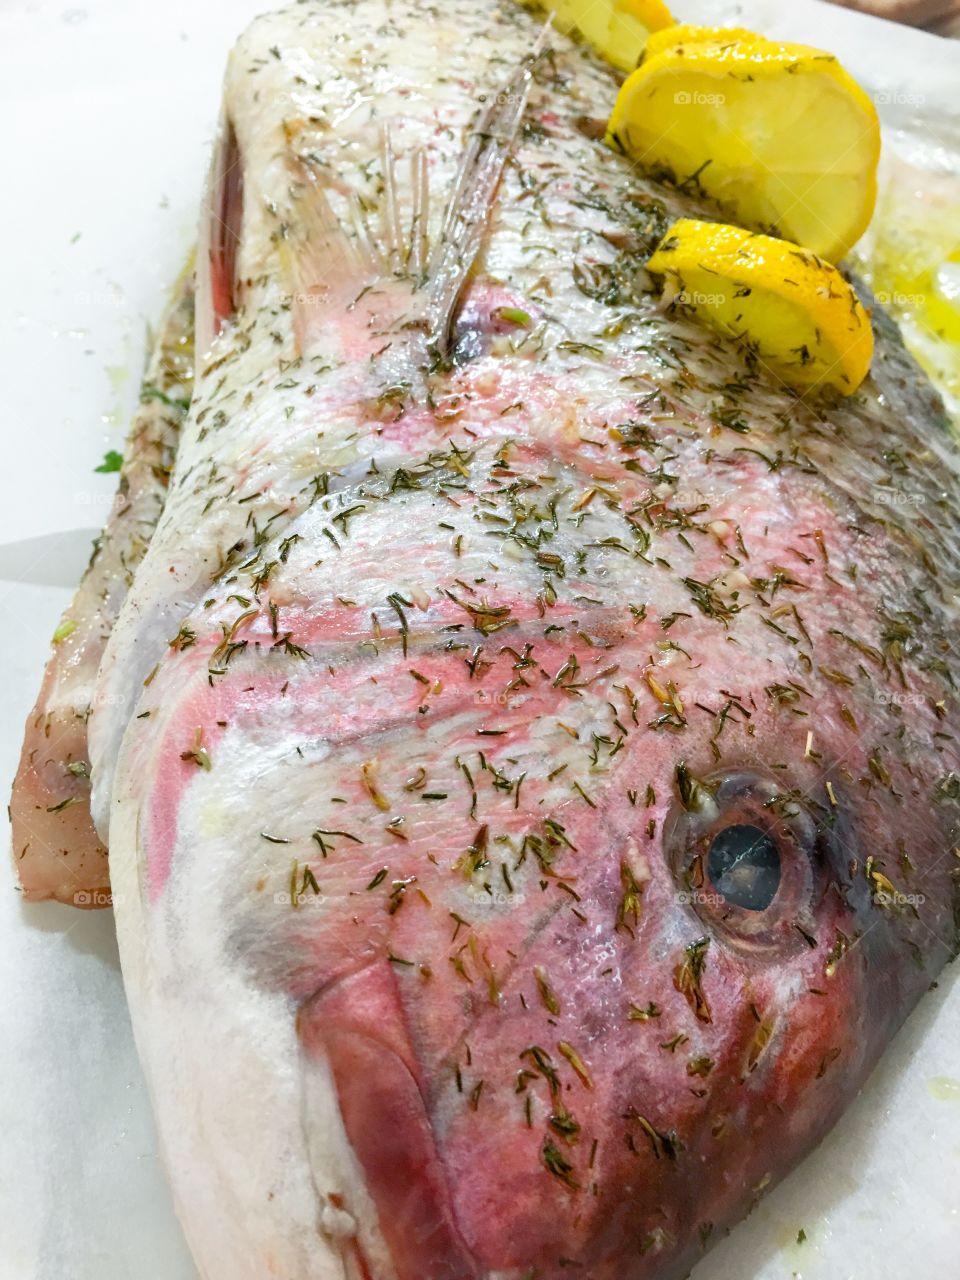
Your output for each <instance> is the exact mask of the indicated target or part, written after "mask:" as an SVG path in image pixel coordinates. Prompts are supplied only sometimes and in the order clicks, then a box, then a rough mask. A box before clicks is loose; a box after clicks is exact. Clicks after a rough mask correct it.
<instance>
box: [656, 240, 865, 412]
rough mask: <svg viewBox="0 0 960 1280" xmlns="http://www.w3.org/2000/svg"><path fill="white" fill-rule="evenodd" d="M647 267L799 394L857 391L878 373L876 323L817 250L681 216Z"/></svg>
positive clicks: (676, 297)
mask: <svg viewBox="0 0 960 1280" xmlns="http://www.w3.org/2000/svg"><path fill="white" fill-rule="evenodd" d="M647 269H648V270H649V271H651V272H653V273H654V274H655V275H663V276H664V278H665V281H666V282H667V289H668V296H669V292H672V295H673V296H672V300H673V301H674V302H676V303H679V304H680V305H682V306H686V307H689V308H690V309H691V310H692V311H693V312H694V313H695V314H696V315H697V316H698V317H699V318H700V319H702V320H703V321H705V322H706V323H707V324H709V325H711V326H712V327H713V328H714V329H716V330H717V331H718V332H720V333H722V334H724V335H725V336H727V337H733V338H736V339H737V340H739V341H740V342H743V343H745V344H746V345H747V347H748V348H749V350H750V351H751V352H752V354H753V356H754V357H755V358H756V359H757V360H758V361H759V363H760V364H761V365H762V366H763V367H765V368H766V369H767V371H768V372H770V373H773V374H774V375H775V376H776V377H778V378H780V379H781V380H782V381H784V382H786V383H787V384H788V385H789V386H791V387H793V388H795V389H796V390H801V391H802V390H806V389H808V388H811V387H823V386H831V387H835V388H836V389H837V390H838V391H841V392H843V393H844V394H845V395H850V394H851V393H852V392H854V391H856V389H857V387H859V385H860V383H861V382H862V381H863V380H864V378H865V377H866V376H867V374H868V373H869V371H870V361H871V359H872V356H873V330H872V328H871V325H870V317H869V316H868V314H867V312H866V311H865V310H864V308H863V307H862V306H861V304H860V302H859V300H858V298H857V296H856V294H855V293H854V291H853V289H852V288H851V287H850V285H849V284H848V283H847V281H846V280H845V279H844V278H843V276H842V275H841V274H840V272H839V271H838V270H837V269H836V267H832V266H831V265H830V264H829V263H828V262H824V261H823V260H822V259H821V258H818V257H817V256H816V254H813V253H811V252H810V251H809V250H808V249H801V248H800V246H799V245H795V244H790V243H789V242H788V241H786V240H778V239H775V238H774V237H773V236H765V235H760V234H759V233H758V232H755V231H745V230H744V229H743V228H742V227H730V226H725V225H723V224H722V223H716V222H696V221H694V220H693V219H691V218H681V219H679V221H677V222H675V223H674V224H673V226H672V227H671V228H670V230H669V231H668V232H667V234H666V235H665V236H664V238H663V239H662V240H661V241H660V243H659V245H658V246H657V248H656V250H655V251H654V253H653V256H652V257H651V258H650V260H649V262H648V263H647Z"/></svg>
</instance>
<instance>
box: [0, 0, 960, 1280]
mask: <svg viewBox="0 0 960 1280" xmlns="http://www.w3.org/2000/svg"><path fill="white" fill-rule="evenodd" d="M267 3H269V0H204V2H202V3H198V2H197V0H192V2H189V3H188V2H187V0H165V3H163V4H157V3H156V0H149V2H148V0H95V2H94V3H89V4H86V5H84V6H83V7H80V6H76V7H71V6H70V5H69V3H67V2H65V0H61V2H60V3H55V4H51V3H46V2H45V0H32V2H31V0H0V111H2V118H3V119H4V121H5V122H6V123H5V126H4V129H3V131H2V135H0V172H2V173H3V175H4V184H3V189H4V196H5V198H4V199H3V201H0V235H2V243H3V245H4V254H3V288H2V294H0V297H2V303H0V361H2V374H3V377H2V384H3V387H4V426H5V429H4V431H3V437H2V438H3V449H4V465H3V468H2V471H0V475H2V476H3V481H2V483H3V495H2V496H3V500H2V502H0V656H2V670H3V672H4V679H3V681H2V682H0V778H2V779H3V780H4V786H6V785H7V780H9V779H10V778H11V777H12V775H13V771H14V768H15V765H16V759H17V755H18V752H19V745H20V735H21V727H22V724H23V720H24V717H25V715H26V713H27V711H28V709H29V707H30V705H31V703H32V701H33V698H34V696H35V692H36V688H37V685H38V683H39V679H40V672H41V668H42V665H43V661H44V659H45V656H46V650H47V642H48V639H49V637H50V635H51V634H52V632H53V629H54V627H55V625H56V622H57V619H58V616H59V613H60V610H61V608H62V607H63V605H64V604H65V603H66V601H67V598H68V594H69V592H68V590H67V588H66V584H68V583H70V582H72V581H73V580H74V578H75V576H76V574H77V572H78V571H79V568H80V567H81V566H82V564H83V562H84V560H85V558H86V545H85V544H86V541H87V539H86V536H85V535H82V534H81V535H78V536H69V537H67V538H66V539H64V540H62V541H60V542H59V543H55V544H54V545H51V543H50V542H49V541H47V540H42V541H40V542H39V543H37V542H33V543H31V544H29V545H28V547H27V548H25V549H20V551H19V552H18V553H16V554H15V555H14V554H11V553H10V552H5V551H4V549H3V548H4V546H5V544H9V543H11V542H13V541H16V540H20V539H35V538H41V539H42V537H43V535H48V534H51V533H55V532H57V531H71V530H78V529H80V530H82V529H89V528H90V527H91V526H95V525H97V524H98V523H99V522H100V520H101V518H102V515H103V512H104V510H105V508H106V505H107V504H108V502H109V500H110V495H111V493H112V489H113V477H110V476H96V475H93V474H92V468H93V466H94V465H95V464H96V463H97V462H98V461H99V460H100V458H101V456H102V454H103V452H104V450H105V449H107V448H111V447H117V446H118V445H119V442H120V440H121V438H122V434H123V428H124V425H125V423H126V422H127V421H128V419H129V416H130V413H131V410H132V407H133V403H134V399H135V393H136V387H137V382H138V374H139V368H140V364H141V361H142V352H143V345H144V336H145V329H146V324H147V323H148V321H149V320H150V319H151V318H152V317H155V316H156V315H157V313H158V311H159V306H160V303H161V299H162V297H163V293H164V290H165V288H166V286H167V285H168V283H169V282H170V281H171V280H172V279H173V277H174V276H175V275H176V273H177V271H178V270H179V267H180V265H181V263H182V260H183V257H184V255H185V253H186V252H187V250H188V248H189V245H190V241H191V238H192V232H193V225H194V221H195V210H196V205H197V201H198V196H199V189H200V181H201V176H202V171H203V167H204V161H205V153H206V147H207V144H208V142H209V138H210V135H211V132H212V122H213V120H214V118H215V114H216V107H217V102H218V96H219V82H220V76H221V71H222V67H223V63H224V58H225V56H226V51H227V48H228V46H229V44H230V42H231V41H232V39H233V37H234V35H235V34H237V33H238V32H239V31H240V29H241V28H242V27H243V25H244V23H245V22H246V21H247V19H248V18H249V17H250V16H252V15H253V14H254V13H256V12H257V11H258V10H259V9H260V8H262V7H264V5H265V4H267ZM677 8H678V9H681V8H684V6H682V5H681V4H680V3H679V2H678V4H677ZM741 12H742V13H743V14H744V15H745V18H746V20H747V21H748V22H749V23H752V24H753V25H756V26H761V25H763V24H764V23H766V24H767V25H768V26H775V27H776V29H777V31H778V33H780V34H783V35H790V36H792V37H793V38H803V39H805V40H807V41H808V42H810V43H816V44H820V45H822V46H825V47H827V48H830V49H832V50H833V51H835V52H837V53H839V54H840V55H841V56H842V57H843V58H844V60H845V61H846V62H847V63H848V65H849V66H850V67H851V69H852V70H854V71H855V72H856V73H857V74H858V75H859V76H860V77H861V78H862V79H864V80H865V81H866V82H867V84H868V86H869V87H872V88H873V89H874V90H875V91H876V92H878V93H879V94H881V95H887V97H888V98H889V99H890V101H888V102H882V101H881V103H880V106H881V112H882V114H883V115H884V116H885V117H886V120H887V122H889V123H891V124H892V125H894V126H896V127H897V128H899V127H901V126H903V125H904V124H906V125H907V127H909V129H910V130H911V131H912V134H913V137H914V139H915V140H919V141H920V142H921V143H922V144H923V145H924V146H926V147H928V149H929V151H930V153H931V157H932V158H931V163H938V162H940V161H941V160H942V159H943V156H944V154H945V150H944V149H945V148H946V149H948V150H950V151H951V152H952V153H953V154H954V155H956V151H957V147H958V138H960V124H958V121H960V116H958V114H957V113H958V112H960V104H958V100H957V95H956V85H957V83H958V80H960V46H957V45H950V46H947V45H942V46H941V45H938V43H937V42H935V41H933V40H932V38H928V37H922V36H919V35H915V34H913V33H907V32H904V31H902V30H900V29H892V28H889V27H884V25H883V24H875V23H869V22H867V21H866V20H863V19H860V18H858V17H857V16H855V15H852V14H850V13H847V12H843V11H839V10H838V11H834V10H827V9H824V8H822V7H816V6H815V5H813V4H811V3H799V2H798V0H783V3H782V5H776V4H774V3H773V0H761V2H760V3H756V4H747V5H743V6H737V5H735V4H725V3H724V4H717V3H713V4H711V3H709V2H708V0H699V2H697V0H694V2H693V3H691V4H689V5H687V6H686V7H685V11H684V15H683V16H684V17H688V18H694V17H699V18H701V19H703V20H708V21H712V22H719V21H723V20H724V19H728V20H729V19H732V18H735V17H736V16H738V14H739V13H741ZM778 14H779V15H780V16H777V15H778ZM877 33H879V34H877ZM917 97H920V98H921V99H922V101H921V102H919V103H918V102H915V101H901V100H898V99H904V98H910V99H915V98H917ZM11 122H13V124H12V125H11ZM77 233H79V238H77V239H74V237H76V236H77ZM14 578H17V579H21V581H13V580H11V579H14ZM22 579H26V581H23V580H22ZM41 583H42V584H45V585H40V584H41ZM50 584H53V585H50ZM10 886H11V881H10V880H9V878H8V877H7V874H6V873H5V872H4V873H2V874H0V974H2V983H0V1280H194V1277H195V1272H194V1270H193V1267H192V1265H191V1263H190V1261H189V1259H188V1257H187V1255H186V1251H185V1248H184V1246H183V1243H182V1240H181V1237H180V1233H179V1229H178V1227H177V1225H176V1221H175V1219H174V1217H173V1213H172V1209H171V1206H170V1198H169V1194H168V1193H167V1191H166V1188H165V1185H164V1183H163V1179H162V1175H161V1172H160V1170H159V1166H158V1159H157V1155H156V1145H155V1135H154V1133H153V1128H152V1124H151V1121H150V1116H149V1109H148V1106H147V1101H146V1097H145V1092H144V1085H143V1081H142V1078H141V1075H140V1070H139V1067H138V1065H137V1062H136V1058H135V1055H134V1051H133V1045H132V1041H131V1036H130V1027H129V1021H128V1018H127V1012H126V1007H125V1004H124V999H123V991H122V986H121V982H120V975H119V971H118V966H117V958H116V948H115V944H114V940H113V930H112V921H111V919H110V917H109V915H108V914H106V913H98V914H81V913H75V912H73V911H71V910H70V909H68V908H62V907H52V906H41V907H33V908H29V909H24V908H23V907H22V905H21V904H20V902H19V901H18V899H17V896H16V894H15V893H14V892H13V891H12V889H11V887H10ZM954 976H955V975H954V974H952V973H947V974H945V975H944V978H943V982H942V984H941V988H940V990H938V991H937V992H936V993H935V994H933V995H930V996H928V997H927V998H926V999H925V1001H924V1002H923V1003H922V1004H921V1006H920V1008H919V1009H918V1010H917V1012H916V1013H915V1015H914V1017H913V1018H912V1019H911V1021H910V1023H909V1024H908V1026H907V1027H906V1028H905V1030H904V1032H903V1033H902V1034H901V1035H900V1036H899V1038H898V1039H897V1040H896V1041H895V1043H894V1044H893V1046H892V1047H891V1049H890V1051H889V1052H888V1053H887V1055H886V1057H885V1059H884V1060H883V1062H882V1064H881V1066H880V1067H879V1069H878V1070H877V1072H876V1073H875V1074H874V1076H873V1077H872V1079H871V1080H870V1082H869V1085H868V1087H867V1089H866V1090H865V1091H864V1094H863V1096H862V1097H861V1098H860V1099H859V1100H858V1101H857V1103H856V1104H855V1105H854V1106H853V1107H851V1108H850V1110H849V1111H848V1113H847V1115H846V1116H845V1117H844V1119H843V1121H842V1122H841V1124H840V1126H839V1127H838V1128H837V1129H836V1130H835V1131H834V1133H833V1134H832V1135H831V1137H830V1139H829V1140H828V1141H827V1142H826V1143H825V1144H824V1145H823V1147H821V1149H820V1150H819V1151H818V1152H817V1153H816V1154H815V1155H814V1156H813V1157H812V1158H811V1159H810V1160H808V1161H807V1162H806V1164H805V1165H804V1166H803V1167H802V1168H801V1169H799V1170H798V1171H797V1172H796V1173H794V1174H793V1175H792V1176H791V1177H790V1178H789V1179H788V1181H787V1182H786V1183H785V1184H784V1185H783V1186H782V1187H781V1188H780V1189H779V1190H777V1191H776V1192H774V1193H773V1194H772V1195H771V1196H770V1197H769V1198H768V1199H766V1200H765V1201H764V1202H763V1203H762V1204H761V1206H760V1208H759V1209H758V1210H757V1211H756V1212H755V1213H754V1215H753V1216H752V1217H751V1218H750V1219H749V1220H748V1221H747V1222H746V1223H744V1224H743V1225H741V1226H740V1227H739V1228H738V1229H737V1230H736V1231H735V1232H734V1233H733V1235H732V1236H731V1238H730V1239H729V1240H728V1241H726V1242H725V1243H724V1244H722V1245H721V1246H720V1247H719V1248H717V1249H716V1250H714V1252H713V1253H712V1254H711V1255H710V1257H709V1258H708V1259H707V1260H706V1261H705V1262H704V1263H703V1264H702V1265H701V1267H700V1268H698V1270H697V1272H696V1273H695V1280H793V1278H794V1277H796V1278H801V1277H802V1280H904V1277H907V1276H910V1275H912V1274H914V1273H915V1272H916V1271H917V1269H918V1267H919V1268H920V1270H921V1271H922V1273H923V1274H924V1275H929V1276H938V1277H943V1280H956V1278H957V1277H958V1276H960V1211H958V1202H960V1193H958V1178H957V1169H958V1168H960V1080H958V1079H957V1078H956V1077H958V1076H960V988H958V987H957V986H956V985H955V984H954V987H953V990H952V991H951V990H950V987H951V982H952V979H953V977H954ZM801 1227H802V1228H803V1229H804V1230H805V1232H806V1235H807V1240H806V1242H805V1243H803V1244H800V1245H798V1244H797V1243H796V1236H797V1232H798V1230H799V1229H800V1228H801Z"/></svg>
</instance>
